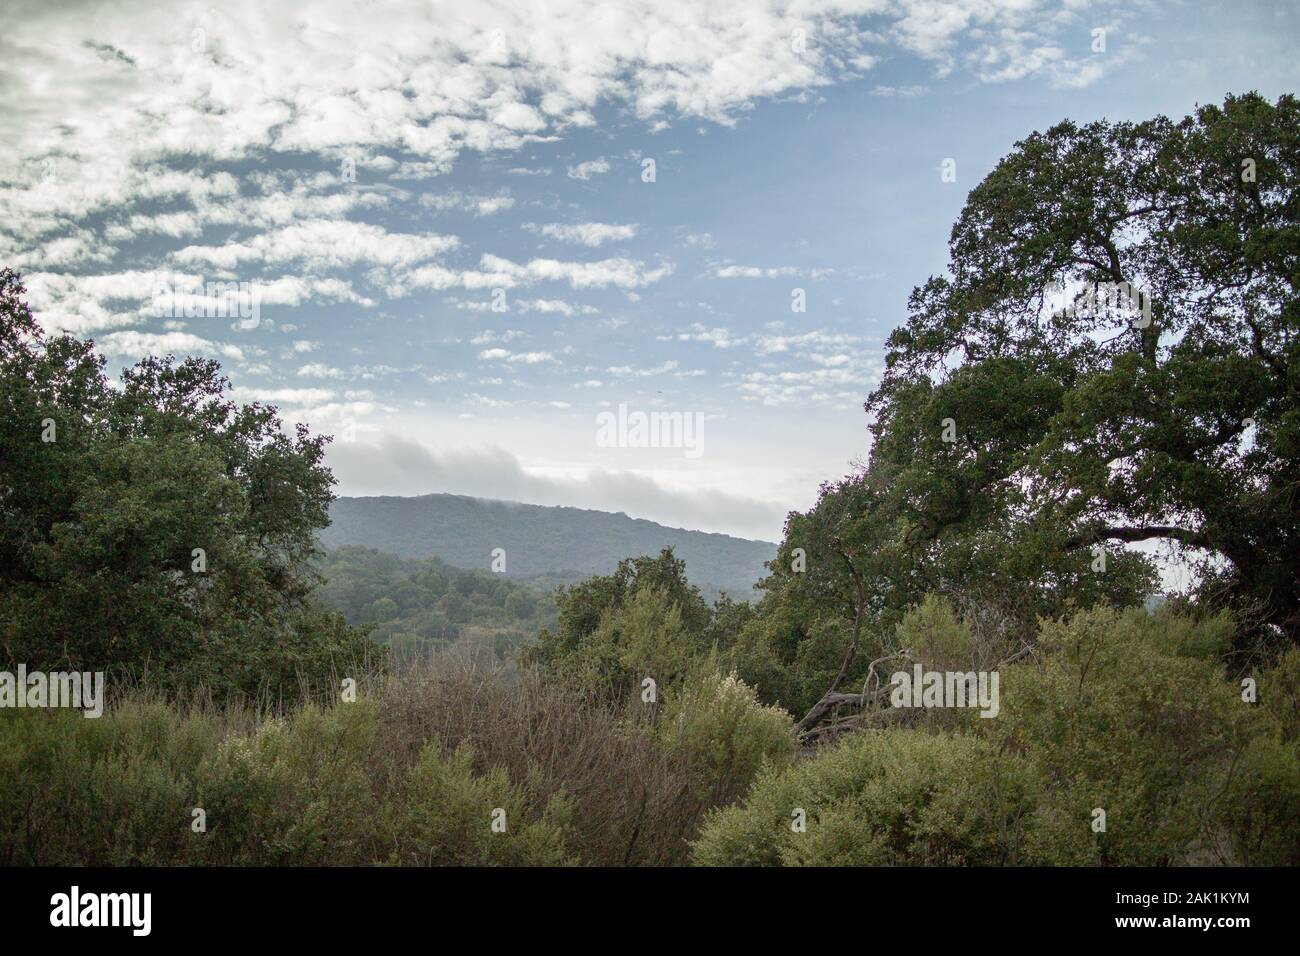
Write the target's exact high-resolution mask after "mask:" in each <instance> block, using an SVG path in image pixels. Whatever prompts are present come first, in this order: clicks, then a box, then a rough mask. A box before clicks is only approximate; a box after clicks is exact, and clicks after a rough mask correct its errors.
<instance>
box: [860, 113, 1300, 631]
mask: <svg viewBox="0 0 1300 956" xmlns="http://www.w3.org/2000/svg"><path fill="white" fill-rule="evenodd" d="M1297 130H1300V100H1297V99H1296V98H1295V97H1293V96H1290V95H1286V96H1281V97H1279V98H1278V100H1277V101H1276V103H1269V102H1268V101H1267V100H1265V99H1264V98H1263V97H1261V96H1259V95H1258V94H1254V93H1252V94H1248V95H1244V96H1229V97H1228V98H1227V99H1226V100H1225V101H1224V103H1223V105H1222V106H1221V107H1220V106H1205V107H1202V108H1200V109H1198V110H1197V112H1196V114H1195V115H1194V116H1189V117H1187V118H1185V119H1183V120H1181V121H1179V122H1173V121H1171V120H1169V119H1167V118H1165V117H1156V118H1154V119H1152V120H1148V121H1145V122H1140V123H1130V122H1115V123H1112V122H1107V121H1098V122H1094V123H1089V124H1088V125H1086V126H1078V125H1076V124H1074V123H1072V122H1068V121H1067V122H1062V123H1060V124H1058V125H1056V126H1054V127H1052V128H1051V129H1049V130H1048V131H1047V132H1045V133H1034V134H1033V135H1031V136H1029V137H1027V138H1026V139H1025V140H1024V141H1022V142H1020V143H1017V144H1016V147H1015V149H1014V150H1013V151H1012V152H1011V154H1010V155H1008V156H1007V157H1006V158H1004V159H1003V160H1002V161H1001V162H1000V163H999V164H998V166H997V168H996V169H995V170H994V171H993V172H992V173H990V174H989V176H988V177H987V178H986V179H985V180H984V181H983V182H981V183H980V184H979V185H978V186H977V187H976V188H975V189H974V190H972V191H971V194H970V196H969V197H968V199H967V202H966V205H965V208H964V209H963V210H962V213H961V216H960V218H959V219H958V221H957V223H956V224H955V225H954V227H953V231H952V237H951V239H950V242H949V248H950V263H949V269H948V274H947V275H946V276H942V277H932V278H931V279H930V280H929V281H928V282H927V283H926V284H925V285H924V286H922V287H920V288H917V289H916V290H914V292H913V293H912V297H911V301H910V316H909V319H908V322H907V324H906V325H905V326H903V327H901V328H898V329H896V330H895V331H894V332H893V333H892V334H891V336H890V338H889V340H888V344H887V356H886V371H885V375H884V378H883V381H882V383H881V385H880V387H879V388H878V389H877V391H876V392H875V393H874V394H873V395H872V396H871V398H870V400H869V401H868V405H867V407H868V410H869V411H870V412H872V413H873V414H874V416H875V421H874V424H873V432H874V434H875V443H874V446H873V449H872V459H871V465H870V468H871V471H872V472H873V473H874V474H876V475H878V476H879V479H880V487H882V488H883V487H886V486H887V487H888V489H889V491H888V495H887V497H888V498H889V500H890V503H889V505H888V506H887V507H886V509H885V510H886V512H887V514H889V515H890V516H891V517H897V518H901V519H903V520H905V521H906V522H907V524H908V525H909V526H910V527H911V528H912V529H914V532H913V534H914V536H915V537H916V538H917V539H918V540H924V541H926V542H930V543H931V544H933V545H934V546H941V545H942V544H943V543H944V542H945V540H947V539H955V540H956V541H958V542H972V543H973V542H976V541H977V540H978V539H980V538H986V539H993V540H999V539H1000V540H1002V541H1005V542H1006V545H1007V546H1008V547H1009V548H1010V549H1011V551H1010V553H1008V554H1007V555H1006V559H1004V560H999V561H998V562H996V563H995V564H993V565H989V564H988V563H986V562H984V561H981V560H979V559H980V555H979V554H978V551H977V550H970V552H969V557H970V558H971V559H973V560H974V563H973V564H972V565H971V570H980V569H981V568H982V575H981V579H982V580H983V581H985V582H986V583H988V584H991V585H995V586H996V584H995V582H996V581H997V578H996V577H995V576H993V575H992V574H991V573H990V572H993V571H996V570H999V567H998V566H999V565H1001V566H1002V567H1005V568H1006V569H1007V571H1009V572H1010V578H1009V580H1010V581H1012V582H1022V581H1023V582H1027V583H1028V584H1029V587H1028V589H1027V592H1026V593H1027V595H1028V596H1029V597H1031V598H1035V597H1037V595H1036V594H1035V592H1036V591H1039V590H1041V588H1042V585H1041V583H1040V581H1041V580H1047V581H1049V582H1050V581H1051V580H1052V579H1053V578H1060V583H1061V584H1062V585H1065V587H1063V588H1059V589H1058V590H1060V591H1061V592H1062V593H1066V594H1069V595H1071V596H1073V597H1074V599H1075V601H1076V603H1077V605H1078V606H1080V607H1087V606H1091V605H1092V604H1094V603H1096V602H1097V600H1101V599H1105V600H1111V597H1112V596H1113V595H1115V594H1118V593H1119V589H1118V588H1117V587H1116V586H1115V585H1114V584H1112V583H1111V582H1110V580H1109V579H1111V578H1112V577H1113V575H1114V571H1115V570H1120V572H1121V574H1122V575H1127V576H1131V575H1132V574H1133V572H1134V570H1137V569H1132V568H1123V569H1118V568H1116V567H1115V566H1116V565H1117V564H1118V558H1119V557H1120V556H1119V555H1117V554H1114V553H1112V554H1111V556H1110V561H1111V567H1109V568H1108V569H1107V570H1106V572H1105V573H1104V574H1103V575H1091V576H1090V575H1088V574H1086V573H1084V571H1085V568H1084V564H1085V560H1086V556H1087V554H1088V550H1089V548H1090V547H1091V546H1092V545H1093V544H1094V543H1097V542H1105V541H1111V542H1133V541H1140V540H1150V539H1165V540H1167V541H1170V542H1173V543H1176V544H1178V545H1181V546H1185V547H1191V548H1196V549H1202V550H1203V552H1204V553H1205V554H1207V555H1208V556H1209V560H1207V561H1206V562H1205V564H1204V567H1203V568H1202V586H1201V589H1200V590H1201V595H1202V597H1203V598H1204V599H1205V600H1206V601H1210V602H1215V603H1217V604H1219V605H1227V606H1231V607H1233V608H1235V609H1236V610H1237V611H1238V612H1239V616H1240V617H1241V619H1242V621H1243V623H1244V624H1246V625H1253V626H1254V628H1255V633H1256V634H1257V635H1259V636H1269V635H1272V634H1274V633H1276V632H1277V631H1281V632H1283V633H1285V634H1287V635H1289V636H1290V637H1291V638H1293V639H1294V638H1295V637H1296V636H1297V634H1300V573H1298V572H1297V563H1296V562H1297V557H1296V556H1297V555H1298V554H1300V546H1298V545H1300V521H1298V520H1297V510H1296V508H1297V505H1296V497H1295V495H1294V494H1293V490H1294V488H1295V485H1296V482H1297V480H1298V479H1300V406H1298V405H1297V389H1296V375H1295V371H1294V367H1295V366H1294V363H1295V360H1296V357H1297V349H1300V336H1298V335H1297V334H1296V332H1297V326H1298V324H1300V298H1297V295H1296V278H1295V263H1294V258H1295V257H1294V250H1295V248H1296V245H1297V242H1300V207H1298V206H1297V203H1296V200H1295V197H1296V194H1297V185H1298V184H1300V159H1298V157H1300V148H1297V145H1298V143H1300V133H1297ZM1247 160H1250V161H1252V162H1253V164H1254V176H1253V177H1250V176H1246V175H1243V171H1244V170H1243V167H1244V164H1245V162H1246V161H1247ZM1099 284H1100V287H1101V289H1102V291H1103V293H1106V294H1109V293H1110V292H1117V291H1119V290H1121V289H1122V290H1132V289H1136V290H1138V293H1139V294H1140V295H1141V296H1144V297H1145V301H1146V303H1147V305H1146V307H1145V310H1144V312H1142V313H1139V311H1138V310H1136V309H1127V308H1122V307H1117V306H1115V305H1113V304H1106V303H1105V302H1101V303H1097V302H1090V301H1088V297H1087V295H1086V294H1085V293H1086V292H1087V290H1089V289H1091V290H1094V291H1095V290H1096V289H1098V287H1099ZM1054 285H1056V286H1058V287H1059V288H1060V289H1061V290H1062V294H1061V295H1060V296H1059V301H1054V297H1053V296H1052V295H1050V294H1048V290H1049V289H1051V288H1052V287H1053V286H1054ZM954 365H955V366H956V367H954ZM944 418H951V419H953V420H954V421H955V423H956V441H953V442H945V441H944V440H943V435H942V432H941V429H940V423H941V421H942V420H943V419H944ZM960 550H968V549H967V548H965V547H964V546H963V547H961V548H960V549H959V551H960ZM1017 555H1018V558H1017ZM1013 559H1014V560H1013ZM1124 560H1125V561H1126V562H1129V563H1130V564H1131V563H1132V561H1133V559H1132V558H1131V557H1125V559H1124ZM917 564H918V562H917V561H912V566H916V565H917ZM922 571H923V569H922ZM1007 580H1008V578H1007V577H1005V576H1004V577H1003V581H1004V582H1005V581H1007ZM1102 582H1105V583H1104V584H1102ZM1131 583H1132V584H1139V583H1140V582H1139V581H1137V580H1134V581H1132V582H1131ZM1090 585H1092V586H1093V588H1092V589H1093V592H1094V593H1093V594H1088V593H1085V592H1086V591H1088V590H1089V587H1090ZM950 586H951V585H948V584H946V585H944V589H945V590H947V589H948V588H949V587H950ZM1017 586H1019V585H1018V584H1017ZM1096 586H1101V587H1104V588H1105V589H1107V590H1108V591H1110V592H1111V593H1110V595H1107V594H1101V593H1096ZM938 587H939V584H938V582H936V581H934V580H933V579H932V580H931V582H930V583H929V584H927V585H926V588H927V589H935V588H938ZM1039 603H1040V604H1041V601H1040V602H1039ZM1111 603H1114V601H1113V600H1111ZM1058 607H1059V604H1058ZM1044 611H1047V612H1049V613H1057V609H1056V608H1051V607H1048V608H1043V607H1040V608H1039V609H1038V613H1044ZM1249 634H1250V627H1245V628H1243V630H1242V633H1241V637H1242V638H1243V639H1244V638H1246V637H1247V636H1249ZM1239 643H1243V641H1239ZM1246 643H1249V642H1246Z"/></svg>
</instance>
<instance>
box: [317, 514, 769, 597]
mask: <svg viewBox="0 0 1300 956" xmlns="http://www.w3.org/2000/svg"><path fill="white" fill-rule="evenodd" d="M321 542H322V543H323V544H324V545H325V546H326V547H329V548H335V547H340V546H342V545H349V544H354V545H361V546H363V547H367V548H374V549H375V550H377V551H383V552H386V553H388V554H395V555H398V556H400V557H404V558H425V557H438V558H441V559H442V560H444V561H446V562H447V563H448V564H450V565H453V566H455V567H458V568H483V569H489V567H490V564H491V561H492V553H493V551H494V549H497V548H501V549H503V550H504V552H505V555H504V561H505V572H504V573H505V574H506V575H507V576H510V577H531V576H537V575H549V576H553V577H554V578H556V579H559V580H563V581H568V582H570V583H571V582H573V581H577V580H581V579H582V578H584V577H586V576H588V575H591V574H607V573H609V572H610V571H612V570H614V567H615V565H617V564H618V562H619V561H620V560H622V559H623V558H626V557H628V556H629V555H637V554H658V553H659V552H660V551H661V550H662V549H664V548H672V549H673V551H674V552H675V553H676V554H677V556H678V557H679V558H682V559H683V560H684V561H685V562H686V574H687V576H688V577H689V578H690V579H691V581H693V582H694V583H696V584H698V585H699V586H700V587H701V588H702V589H703V590H705V591H706V592H710V593H716V592H718V591H726V592H727V593H729V594H730V595H731V596H732V597H736V598H742V599H744V598H748V597H749V596H750V595H751V593H752V590H753V588H754V586H755V585H756V584H757V583H758V581H759V580H760V579H762V578H763V577H765V576H766V574H767V571H766V569H765V568H764V566H763V564H764V562H765V561H768V560H770V559H771V558H772V556H773V555H774V554H775V553H776V545H774V544H772V543H770V542H767V541H748V540H746V539H744V538H733V537H731V536H730V535H725V534H708V533H705V532H702V531H686V530H683V529H681V528H665V527H664V526H663V525H659V524H655V523H654V522H653V521H646V520H644V519H641V518H629V517H628V516H627V515H625V514H610V513H608V512H604V511H588V510H585V509H582V508H553V507H544V506H542V505H526V504H519V503H518V502H512V501H489V500H486V499H482V498H469V497H465V496H463V495H421V496H419V497H416V498H395V497H380V498H338V499H336V500H335V501H334V502H333V503H332V504H331V505H330V526H329V527H328V528H326V529H325V530H324V531H322V532H321Z"/></svg>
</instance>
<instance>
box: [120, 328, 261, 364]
mask: <svg viewBox="0 0 1300 956" xmlns="http://www.w3.org/2000/svg"><path fill="white" fill-rule="evenodd" d="M96 344H97V345H98V346H99V348H100V349H101V350H103V351H104V352H105V353H106V354H108V355H123V356H129V357H132V358H143V357H145V356H147V355H166V354H168V353H171V354H174V355H195V356H204V357H207V358H211V357H212V356H216V355H219V356H221V357H223V358H229V359H242V358H243V357H244V350H243V349H241V348H240V347H239V346H237V345H229V344H225V343H220V342H212V341H209V340H208V339H204V338H200V337H199V336H197V335H191V334H190V333H188V332H161V333H151V332H136V331H127V332H110V333H109V334H108V335H105V336H104V337H103V338H100V339H98V340H96Z"/></svg>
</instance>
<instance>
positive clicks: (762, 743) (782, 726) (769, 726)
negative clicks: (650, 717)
mask: <svg viewBox="0 0 1300 956" xmlns="http://www.w3.org/2000/svg"><path fill="white" fill-rule="evenodd" d="M656 732H657V734H658V737H659V740H660V743H661V745H662V746H664V747H666V748H667V749H668V751H669V752H670V753H671V754H673V755H675V756H678V757H679V758H680V759H681V762H682V763H683V764H684V765H685V766H686V767H688V768H689V773H690V776H691V779H692V785H693V786H694V788H695V790H696V793H697V795H699V796H702V797H704V798H705V799H707V800H709V801H710V802H712V803H718V804H726V803H730V802H731V801H732V800H734V799H736V798H737V797H739V796H741V795H742V794H743V793H744V792H745V791H746V790H747V789H748V788H749V785H750V783H751V782H752V781H753V780H754V778H755V777H756V776H757V775H758V773H759V772H760V771H761V770H763V769H764V768H767V767H776V768H780V767H785V766H788V765H789V764H790V763H791V762H792V761H793V760H794V753H795V739H794V721H793V720H792V719H791V717H790V715H789V714H788V713H786V712H785V711H784V710H782V709H781V708H779V707H771V706H767V705H764V704H762V703H761V702H760V701H759V700H758V696H757V694H755V692H754V689H753V688H752V687H748V686H746V685H745V684H744V683H743V682H742V681H740V680H738V679H737V678H736V676H735V675H734V674H733V675H728V676H724V675H722V674H717V673H704V674H701V675H699V676H697V677H694V678H693V679H691V680H688V681H686V682H685V684H683V685H682V686H681V687H680V688H677V689H673V690H670V692H669V693H668V695H667V701H666V703H665V706H664V712H663V715H662V716H661V718H660V722H659V724H658V726H657V728H656Z"/></svg>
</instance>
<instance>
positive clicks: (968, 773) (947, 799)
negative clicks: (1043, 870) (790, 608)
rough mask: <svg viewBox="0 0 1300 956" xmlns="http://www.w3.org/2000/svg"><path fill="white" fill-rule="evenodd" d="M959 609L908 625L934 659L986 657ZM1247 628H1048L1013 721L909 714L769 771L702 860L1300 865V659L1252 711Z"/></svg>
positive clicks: (714, 822) (1008, 676)
mask: <svg viewBox="0 0 1300 956" xmlns="http://www.w3.org/2000/svg"><path fill="white" fill-rule="evenodd" d="M949 611H950V609H945V608H944V606H943V605H942V604H941V603H930V604H929V605H928V606H926V607H923V608H921V609H918V610H917V611H916V612H913V613H912V614H910V615H909V616H908V617H907V618H906V619H905V621H904V624H903V625H902V626H901V627H900V637H903V638H905V641H904V643H905V644H906V645H907V646H908V647H909V648H910V649H911V651H912V652H913V653H915V654H917V655H918V656H919V657H922V658H924V659H925V660H926V661H928V662H931V663H928V664H927V666H936V668H937V666H941V665H947V666H960V667H962V668H965V667H967V666H969V665H968V663H967V661H968V660H969V658H968V656H967V655H969V654H971V653H973V652H975V651H977V650H978V648H976V647H975V646H974V644H972V642H971V634H970V629H969V627H968V626H967V625H966V624H964V623H963V622H961V621H960V620H958V619H957V618H956V617H954V616H952V615H951V614H950V613H949ZM1231 635H1232V623H1231V621H1230V620H1228V619H1227V618H1226V617H1222V616H1219V617H1211V618H1208V619H1196V618H1193V617H1189V616H1185V615H1183V616H1180V615H1174V614H1170V613H1163V612H1162V613H1157V614H1155V615H1151V614H1148V613H1146V612H1144V611H1142V610H1131V611H1127V612H1118V611H1115V610H1112V609H1108V608H1098V609H1094V610H1091V611H1087V612H1083V613H1080V614H1077V615H1075V616H1074V617H1072V618H1070V619H1069V620H1066V621H1058V622H1046V623H1044V624H1043V626H1042V627H1041V629H1040V633H1039V641H1038V659H1037V660H1033V659H1026V660H1024V661H1023V662H1019V663H1015V664H1012V665H1010V666H1006V667H1003V668H1002V670H1001V688H1000V705H1001V709H1000V713H999V715H998V717H996V718H992V719H985V718H981V717H979V716H978V715H977V713H976V712H975V711H973V710H961V711H951V710H935V711H914V712H907V713H906V714H904V715H902V716H904V717H906V718H907V719H908V720H909V721H910V722H911V723H912V724H913V726H911V727H906V728H899V727H889V726H888V725H887V723H886V721H888V720H889V719H890V718H891V717H893V716H894V715H896V714H898V712H897V711H890V710H888V709H886V710H884V711H882V712H877V713H876V714H873V715H872V717H873V718H874V719H875V720H876V722H877V723H878V724H879V728H880V729H872V730H868V732H867V733H864V734H856V735H854V736H852V737H849V738H848V739H846V740H844V741H842V742H841V743H839V744H838V745H836V746H833V747H830V748H827V749H825V750H823V751H822V752H821V753H820V754H818V755H817V756H816V757H815V758H814V759H812V760H810V761H808V762H805V763H802V764H799V765H797V766H794V767H792V768H789V769H787V770H785V771H769V772H768V773H767V774H766V775H764V776H763V777H762V778H761V779H760V780H759V782H758V783H756V785H755V786H754V789H753V790H752V791H751V793H750V795H749V796H748V798H747V799H745V800H744V801H743V803H742V804H740V805H738V806H734V807H730V808H728V809H724V810H721V811H718V812H716V813H715V814H714V815H713V816H712V817H711V819H710V820H709V822H708V824H707V825H706V827H705V829H704V832H703V834H702V836H701V839H700V840H699V841H698V842H697V844H696V846H695V858H696V860H697V861H699V862H701V863H710V864H746V863H748V864H754V863H758V864H776V863H784V864H834V863H845V864H847V863H855V864H880V863H966V864H969V863H1026V864H1093V865H1097V864H1100V865H1106V864H1121V865H1171V864H1172V865H1177V864H1192V863H1219V864H1294V863H1295V862H1297V861H1298V860H1300V849H1298V841H1297V839H1296V823H1295V821H1296V820H1297V819H1300V739H1298V736H1297V728H1298V727H1300V721H1298V720H1297V714H1300V696H1298V695H1297V688H1300V679H1298V678H1300V653H1298V652H1296V651H1291V652H1289V653H1288V654H1287V655H1285V656H1284V657H1283V658H1282V659H1281V661H1280V662H1278V663H1277V664H1276V665H1275V666H1274V667H1272V668H1268V669H1266V670H1263V671H1261V672H1260V674H1259V675H1257V676H1258V686H1259V689H1260V698H1259V702H1258V703H1250V702H1247V701H1246V700H1243V692H1242V687H1241V686H1240V685H1239V684H1238V683H1237V682H1235V680H1229V679H1227V677H1226V674H1225V668H1224V664H1223V657H1222V655H1223V654H1224V652H1226V651H1227V650H1228V648H1229V646H1230V643H1231ZM868 723H869V725H870V721H869V722H868ZM796 808H803V809H804V810H805V811H806V814H807V831H806V832H804V833H796V832H793V831H792V830H791V827H790V824H791V817H790V815H791V813H793V812H794V810H795V809H796ZM1097 809H1101V810H1104V811H1105V830H1104V831H1103V832H1098V831H1096V830H1094V828H1093V820H1094V816H1093V814H1094V811H1095V810H1097Z"/></svg>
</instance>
